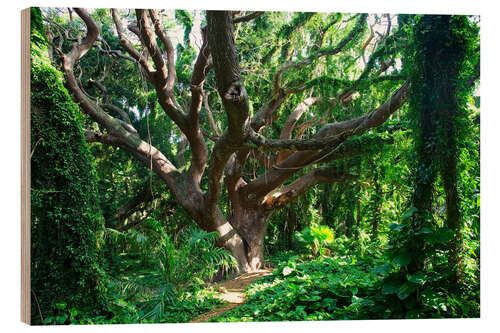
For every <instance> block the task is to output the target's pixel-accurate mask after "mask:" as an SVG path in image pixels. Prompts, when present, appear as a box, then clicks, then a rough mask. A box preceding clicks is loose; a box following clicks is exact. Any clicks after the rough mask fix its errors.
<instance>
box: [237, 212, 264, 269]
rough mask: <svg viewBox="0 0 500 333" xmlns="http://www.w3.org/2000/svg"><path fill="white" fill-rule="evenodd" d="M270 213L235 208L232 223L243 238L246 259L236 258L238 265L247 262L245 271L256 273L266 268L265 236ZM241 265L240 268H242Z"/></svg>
mask: <svg viewBox="0 0 500 333" xmlns="http://www.w3.org/2000/svg"><path fill="white" fill-rule="evenodd" d="M268 217H269V213H268V212H266V211H263V210H261V209H258V208H257V209H246V208H243V207H234V211H233V215H232V216H231V219H230V222H231V225H232V226H233V227H234V229H235V230H236V231H237V233H238V235H239V237H241V239H242V241H243V245H244V257H243V258H241V255H240V257H239V258H238V257H237V258H236V259H237V260H238V264H240V262H241V264H243V263H244V262H245V260H246V264H247V267H245V271H247V272H248V271H255V270H258V269H260V268H262V267H264V235H265V233H266V227H267V218H268ZM241 264H240V267H241Z"/></svg>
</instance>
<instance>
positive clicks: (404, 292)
mask: <svg viewBox="0 0 500 333" xmlns="http://www.w3.org/2000/svg"><path fill="white" fill-rule="evenodd" d="M415 289H417V285H416V284H414V283H409V282H406V283H404V284H403V285H402V286H401V287H400V288H399V290H398V292H397V295H398V297H399V299H400V300H404V299H405V298H407V297H408V296H410V294H411V293H412V292H413V291H414V290H415Z"/></svg>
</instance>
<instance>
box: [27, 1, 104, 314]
mask: <svg viewBox="0 0 500 333" xmlns="http://www.w3.org/2000/svg"><path fill="white" fill-rule="evenodd" d="M32 15H33V16H32V17H33V18H34V23H35V24H33V25H32V26H33V29H34V30H33V31H34V32H33V34H34V35H35V36H38V37H39V38H35V39H34V42H33V43H32V50H33V51H34V52H33V53H32V67H31V143H32V146H31V150H32V158H31V244H32V246H31V290H32V293H31V296H32V301H31V305H32V308H31V314H32V320H33V323H36V324H39V323H41V322H42V318H43V320H44V321H45V323H61V322H64V320H63V318H62V317H57V316H58V315H59V313H60V311H62V310H63V309H64V308H66V307H67V306H68V307H72V306H77V307H79V308H85V309H91V311H94V312H96V313H98V312H99V311H102V307H103V304H104V293H105V291H106V288H105V286H106V284H105V283H106V277H105V274H104V272H103V270H102V268H101V267H100V262H99V253H100V252H101V245H102V235H103V230H104V229H103V218H102V215H101V210H100V207H99V200H98V196H97V193H96V189H97V187H96V172H95V169H94V167H95V166H94V163H93V158H92V155H91V154H90V150H89V147H88V146H87V144H86V143H85V140H84V135H83V132H82V128H81V126H80V112H79V110H78V106H77V105H75V104H74V103H73V102H72V101H71V98H70V97H69V95H68V92H67V91H66V89H65V88H64V86H63V82H62V75H61V73H59V72H58V71H57V70H56V69H55V68H54V67H52V66H51V65H50V64H49V63H48V62H47V61H46V60H45V59H43V58H42V57H43V56H44V54H45V52H46V48H45V47H44V44H43V39H42V38H41V37H40V36H43V35H42V34H41V31H40V30H37V29H40V24H39V23H37V22H38V21H37V20H38V19H39V18H40V14H39V11H38V12H37V11H36V10H34V11H33V13H32ZM54 318H55V319H54Z"/></svg>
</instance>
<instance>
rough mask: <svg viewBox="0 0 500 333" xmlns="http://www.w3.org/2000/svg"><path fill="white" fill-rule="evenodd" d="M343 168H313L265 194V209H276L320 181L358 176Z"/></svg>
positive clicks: (335, 180)
mask: <svg viewBox="0 0 500 333" xmlns="http://www.w3.org/2000/svg"><path fill="white" fill-rule="evenodd" d="M343 169H344V168H342V167H338V166H336V165H334V166H325V167H318V168H314V169H312V170H311V171H309V172H308V173H306V174H305V175H303V176H302V177H300V178H298V179H297V180H295V181H294V182H293V183H291V184H290V185H287V186H285V187H284V188H283V189H280V190H278V191H276V192H274V193H272V194H269V195H267V196H266V197H265V198H264V201H263V206H264V207H265V209H267V210H274V209H278V208H281V207H283V206H284V205H286V204H287V203H289V202H290V201H292V200H294V199H296V198H297V197H299V196H301V195H302V194H304V193H305V192H306V191H307V190H308V189H309V188H311V187H313V186H316V185H318V184H322V183H331V182H344V181H346V180H349V179H355V178H357V177H358V176H357V175H352V174H348V173H345V171H344V170H343Z"/></svg>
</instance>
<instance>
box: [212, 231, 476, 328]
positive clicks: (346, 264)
mask: <svg viewBox="0 0 500 333" xmlns="http://www.w3.org/2000/svg"><path fill="white" fill-rule="evenodd" d="M334 244H335V245H332V246H330V247H328V248H325V249H328V250H329V251H331V253H332V255H330V256H318V257H313V256H312V255H311V254H307V255H305V254H303V255H297V254H296V253H295V252H286V253H282V254H281V255H278V256H276V257H275V258H273V261H274V263H275V264H276V265H277V268H276V270H275V271H274V272H273V274H272V275H270V276H267V277H265V278H263V279H261V280H259V281H257V282H255V283H253V284H251V285H250V286H249V287H248V288H247V290H246V293H247V295H248V297H247V301H246V303H245V304H243V305H242V306H240V307H237V308H235V309H233V310H231V311H229V312H226V313H224V314H222V315H221V316H219V317H217V318H214V319H212V321H221V322H225V321H297V320H359V319H402V318H451V317H479V286H478V285H476V284H474V282H473V281H474V278H477V276H475V273H477V272H478V268H477V267H474V269H473V270H472V271H471V272H469V274H471V276H470V278H472V279H471V280H470V281H468V284H467V283H466V285H467V286H466V287H463V288H462V289H461V290H456V291H455V292H452V293H449V292H448V291H449V290H450V289H453V286H450V285H447V283H446V277H447V273H446V271H441V272H440V271H433V272H428V273H427V274H424V273H418V274H415V275H408V276H407V279H406V281H404V282H399V281H393V280H391V279H390V277H391V275H393V274H394V273H396V272H398V271H399V269H400V268H401V266H405V265H407V263H405V262H404V261H401V260H400V258H398V259H396V260H390V258H388V257H386V256H384V255H383V252H382V251H380V250H377V248H376V247H373V246H371V245H370V244H365V246H364V247H363V246H361V247H360V246H359V245H360V244H359V243H358V244H354V243H353V242H352V241H349V240H347V239H346V238H343V239H342V238H340V239H337V240H335V242H334ZM416 290H418V293H415V294H413V293H412V292H413V291H416Z"/></svg>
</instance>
